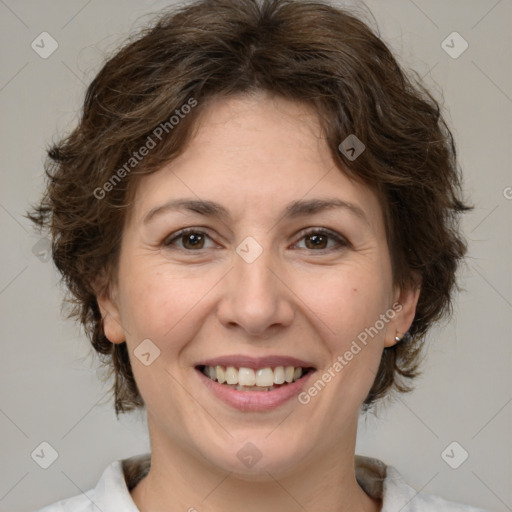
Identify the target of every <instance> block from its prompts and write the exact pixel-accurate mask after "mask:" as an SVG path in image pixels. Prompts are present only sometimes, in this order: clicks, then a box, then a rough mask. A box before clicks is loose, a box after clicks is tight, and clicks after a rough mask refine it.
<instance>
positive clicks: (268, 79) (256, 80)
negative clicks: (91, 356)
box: [28, 0, 470, 415]
mask: <svg viewBox="0 0 512 512" xmlns="http://www.w3.org/2000/svg"><path fill="white" fill-rule="evenodd" d="M256 90H266V91H270V92H271V93H273V94H275V95H278V96H282V97H285V98H288V99H292V100H295V101H300V102H307V103H308V104H311V105H313V106H314V107H315V109H316V111H317V112H318V115H319V119H320V121H321V123H322V127H323V129H324V132H325V136H326V141H327V143H328V145H329V148H330V151H331V153H332V156H333V158H334V159H335V162H336V163H337V164H338V165H339V168H340V170H342V171H343V172H345V173H347V174H348V175H349V176H351V177H353V178H355V179H357V180H359V181H360V182H362V183H365V184H366V185H368V186H369V187H371V188H372V189H373V190H375V191H376V192H378V194H379V197H380V198H381V203H382V208H383V212H384V217H385V221H386V232H387V239H388V244H389V247H390V253H391V259H392V268H393V280H394V283H396V284H399V285H401V286H411V285H415V284H417V282H416V281H415V279H414V276H415V275H416V276H417V275H419V276H420V279H421V293H420V298H419V301H418V305H417V310H416V316H415V318H414V321H413V323H412V325H411V328H410V329H409V332H408V335H407V336H406V338H405V339H404V340H403V341H402V342H400V343H398V344H397V345H395V346H393V347H390V348H387V349H385V350H384V352H383V355H382V359H381V363H380V367H379V370H378V374H377V376H376V378H375V382H374V383H373V386H372V388H371V390H370V392H369V394H368V396H367V397H366V399H365V402H364V404H363V405H364V407H365V408H368V407H369V406H370V405H371V404H372V403H374V402H375V401H376V400H377V399H378V398H381V397H383V396H384V395H386V394H387V392H388V391H389V390H390V389H391V388H393V387H394V388H396V389H397V390H398V391H402V392H406V391H409V390H411V389H412V388H411V386H410V384H408V383H407V380H410V379H413V378H414V377H416V376H417V375H418V374H419V370H418V367H419V359H420V353H421V347H422V341H423V340H424V337H425V335H426V333H427V331H428V329H429V327H430V326H431V325H432V324H433V322H435V321H438V320H439V319H441V318H442V317H443V316H445V315H446V314H449V313H451V297H452V292H453V290H454V288H457V285H456V278H455V274H456V270H457V267H458V263H459V260H460V259H461V258H462V257H463V256H464V254H465V252H466V243H465V240H464V239H463V238H462V236H461V235H460V233H459V230H458V214H460V213H461V212H464V211H465V210H468V209H470V207H469V206H467V205H466V204H464V202H463V200H462V199H461V178H460V175H459V170H458V165H457V160H456V150H455V145H454V141H453V138H452V134H451V133H450V130H449V129H448V127H447V126H446V124H445V121H444V120H443V118H442V116H441V114H440V108H439V104H438V103H437V101H436V100H435V99H434V98H433V97H432V95H431V94H430V93H429V92H428V91H427V90H426V89H425V88H424V87H423V86H422V85H421V81H420V80H419V79H414V80H413V79H412V78H410V77H408V76H407V75H406V74H405V72H404V71H403V70H402V69H401V67H400V66H399V65H398V63H397V62H396V60H395V58H394V57H393V55H392V53H391V52H390V50H389V49H388V48H387V46H386V45H385V44H384V43H383V42H382V40H381V39H380V38H379V37H378V35H376V34H375V33H374V32H373V31H372V30H371V29H370V28H369V27H368V26H367V25H366V24H365V23H363V22H362V21H360V20H359V19H358V18H357V17H356V16H354V15H352V14H350V13H349V12H347V11H346V10H342V9H339V8H335V7H332V6H330V5H327V4H324V3H320V2H315V1H307V0H306V1H293V0H261V1H258V0H203V1H199V2H196V3H194V4H190V5H188V6H185V7H182V8H180V9H179V10H175V11H172V12H166V13H164V14H163V15H162V16H160V17H158V18H157V19H156V20H155V23H154V24H153V25H152V26H150V27H148V28H146V29H145V30H143V31H142V32H139V33H138V34H136V35H135V36H134V38H133V39H132V40H131V41H128V42H127V43H126V45H125V46H124V47H123V48H122V49H120V50H119V51H118V52H117V53H116V54H115V55H114V56H113V57H112V58H111V59H110V60H108V61H107V62H106V63H105V65H104V66H103V68H102V69H101V70H100V72H99V73H98V74H97V76H96V78H95V79H94V80H93V82H92V83H91V84H90V86H89V88H88V90H87V94H86V98H85V102H84V106H83V113H82V115H81V119H80V121H79V123H78V126H77V127H76V128H75V129H74V131H73V132H72V133H71V134H70V135H69V136H68V137H67V138H65V139H64V140H62V141H61V142H59V143H58V144H56V145H54V146H53V147H52V148H51V149H50V150H49V151H48V156H49V158H48V159H47V164H46V174H47V177H48V186H47V189H46V192H45V195H44V197H43V198H42V200H41V202H40V204H39V205H38V206H37V207H35V208H33V211H32V213H30V214H29V215H28V216H29V218H30V219H31V220H32V221H34V222H35V223H36V224H37V225H38V226H39V227H40V228H44V227H46V228H49V229H50V231H51V235H52V241H53V242H52V249H53V261H54V262H55V265H56V266H57V268H58V270H59V271H60V273H61V274H62V276H63V280H64V281H65V283H66V285H67V287H68V289H69V292H70V303H71V304H72V305H73V307H72V310H71V312H70V316H75V317H78V318H79V319H80V321H81V322H82V324H83V326H84V328H85V331H86V333H87V334H88V336H89V337H90V340H91V343H92V346H93V347H94V349H95V350H96V351H97V352H98V353H99V354H100V359H101V360H102V361H103V362H104V363H105V364H106V365H107V366H108V367H109V368H110V370H111V373H113V374H114V377H115V381H114V383H113V391H114V393H115V409H116V415H118V414H119V413H120V412H125V411H129V410H131V409H134V408H136V407H138V406H142V405H143V404H144V402H143V400H142V397H141V396H140V394H139V391H138V389H137V385H136V383H135V380H134V377H133V373H132V370H131V366H130V361H129V357H128V352H127V347H126V343H122V344H113V343H111V342H110V341H109V340H108V339H107V338H106V337H105V334H104V331H103V326H102V318H101V314H100V311H99V308H98V304H97V301H96V293H97V292H98V290H97V289H95V287H94V286H93V283H94V282H95V281H96V279H97V277H98V276H100V275H105V276H106V278H107V279H106V280H105V283H104V285H105V286H106V287H108V284H109V280H110V281H111V280H115V278H116V268H117V258H118V255H119V248H120V241H121V236H122V231H123V226H124V222H125V220H126V213H127V211H128V208H129V205H130V202H131V200H132V199H133V197H134V191H135V189H136V186H137V182H138V180H139V179H140V178H141V177H142V176H143V175H146V174H148V173H150V172H153V171H155V170H157V169H158V168H159V167H161V166H162V165H163V164H164V163H165V162H167V161H169V160H170V159H172V158H173V157H175V156H176V155H177V154H179V152H180V151H182V150H183V148H184V146H185V144H186V142H187V140H189V138H190V136H191V133H192V128H193V127H194V126H195V124H194V121H195V120H196V119H197V116H198V115H199V113H200V112H201V111H202V110H203V109H204V108H205V105H207V104H208V100H209V99H212V98H215V97H217V96H220V95H231V94H239V93H248V92H252V91H256ZM194 102H195V103H194ZM187 104H188V105H190V106H193V108H192V107H191V108H189V109H185V108H184V105H187ZM185 111H186V112H185ZM185 113H186V115H184V114H185ZM182 114H183V115H182ZM172 116H174V117H175V118H177V117H179V118H180V119H179V121H178V122H177V123H176V122H175V121H176V119H174V121H173V120H172ZM155 133H157V134H160V135H162V136H161V137H160V138H159V137H157V136H156V135H155ZM350 134H355V135H356V136H357V138H358V139H359V140H361V141H362V142H363V143H364V144H365V146H366V149H365V151H364V152H363V153H362V154H361V155H360V156H359V157H358V158H357V159H355V160H352V159H350V158H348V157H347V155H346V154H344V153H343V152H340V150H339V149H338V146H339V144H340V143H341V142H342V141H343V140H344V139H345V138H346V137H347V136H349V135H350ZM150 139H151V140H152V141H153V142H155V143H156V144H155V146H154V147H153V148H152V149H151V151H149V152H147V155H146V156H145V157H144V158H141V159H140V160H139V159H138V158H135V156H134V155H135V154H137V156H138V151H139V150H140V148H142V147H143V146H146V147H148V146H149V140H150ZM156 139H158V141H157V140H156ZM141 152H142V151H141ZM132 159H134V160H132ZM123 169H124V172H123V171H122V170H123ZM108 184H109V185H108ZM99 196H100V197H99Z"/></svg>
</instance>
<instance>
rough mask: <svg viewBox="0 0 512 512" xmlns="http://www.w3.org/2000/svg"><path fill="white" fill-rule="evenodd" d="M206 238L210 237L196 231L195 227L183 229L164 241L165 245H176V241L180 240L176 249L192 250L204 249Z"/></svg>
mask: <svg viewBox="0 0 512 512" xmlns="http://www.w3.org/2000/svg"><path fill="white" fill-rule="evenodd" d="M206 238H210V237H209V236H208V235H207V234H206V233H203V232H202V231H198V230H196V229H184V230H182V231H179V232H178V233H176V234H175V235H174V236H173V237H172V238H168V239H166V240H165V241H164V243H163V245H164V246H165V247H172V246H175V245H176V242H181V244H179V245H178V249H183V250H186V251H194V250H201V249H204V248H205V247H204V242H205V240H206Z"/></svg>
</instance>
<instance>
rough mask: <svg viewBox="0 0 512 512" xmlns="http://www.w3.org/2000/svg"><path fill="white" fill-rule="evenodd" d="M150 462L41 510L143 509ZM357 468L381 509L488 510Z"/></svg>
mask: <svg viewBox="0 0 512 512" xmlns="http://www.w3.org/2000/svg"><path fill="white" fill-rule="evenodd" d="M149 466H150V455H149V454H144V455H136V456H134V457H131V458H129V459H124V460H116V461H115V462H113V463H112V464H111V465H110V466H108V467H107V468H106V469H105V471H104V472H103V474H102V476H101V478H100V480H99V482H98V484H97V485H96V487H95V488H94V489H91V490H90V491H87V492H86V493H84V494H80V495H78V496H75V497H73V498H68V499H65V500H61V501H58V502H56V503H54V504H53V505H49V506H47V507H44V508H42V509H40V510H39V511H38V512H97V511H98V510H101V511H102V512H140V511H139V509H138V508H137V507H136V505H135V503H134V502H133V500H132V498H131V495H130V490H131V489H132V488H134V487H135V485H136V484H137V483H138V482H139V480H141V479H142V478H143V477H144V476H145V475H146V474H147V472H148V471H149ZM355 469H356V479H357V481H358V483H359V485H360V486H361V487H362V488H363V490H364V491H365V492H366V494H368V495H369V496H371V497H372V498H380V499H382V500H383V501H382V509H381V512H397V511H400V512H440V511H442V512H462V511H464V512H486V511H485V510H483V509H480V508H475V507H471V506H469V505H462V504H457V503H453V502H451V501H446V500H444V499H443V498H439V497H438V496H433V495H431V494H425V493H422V492H417V491H415V490H414V489H413V488H412V487H410V486H409V485H407V484H406V483H405V481H404V480H403V478H402V476H401V475H400V473H399V472H398V471H397V470H396V469H395V468H394V467H393V466H386V464H384V463H383V462H381V461H380V460H378V459H374V458H370V457H363V456H361V455H356V456H355ZM127 482H128V483H127Z"/></svg>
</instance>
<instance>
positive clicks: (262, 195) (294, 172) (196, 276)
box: [31, 0, 477, 512]
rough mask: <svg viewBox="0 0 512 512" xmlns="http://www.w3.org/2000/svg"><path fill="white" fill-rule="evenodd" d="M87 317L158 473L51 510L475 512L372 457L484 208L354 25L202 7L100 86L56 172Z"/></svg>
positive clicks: (291, 7) (125, 466) (134, 467)
mask: <svg viewBox="0 0 512 512" xmlns="http://www.w3.org/2000/svg"><path fill="white" fill-rule="evenodd" d="M49 157H50V158H49V165H48V169H47V171H48V176H49V184H48V189H47V192H46V195H45V197H44V198H43V200H42V202H41V204H40V205H39V206H38V207H37V208H36V209H35V211H34V212H33V213H32V215H31V218H32V220H34V222H36V223H37V224H38V225H39V226H41V227H50V228H51V231H52V235H53V240H54V242H53V258H54V262H55V264H56V265H57V267H58V269H59V270H60V272H61V273H62V275H63V277H64V279H65V281H66V283H67V285H68V287H69V290H70V291H71V293H72V296H73V298H74V300H75V304H76V306H75V310H74V312H75V314H76V315H77V316H78V317H79V318H80V320H81V322H82V323H83V325H84V326H85V327H86V329H87V332H88V333H89V335H90V339H91V342H92V344H93V346H94V348H95V349H96V350H97V352H98V353H99V354H102V355H103V358H104V361H105V362H106V363H107V364H108V365H110V367H111V369H112V373H113V375H114V378H115V382H114V387H113V391H114V395H115V408H116V414H120V413H123V412H126V411H130V410H132V409H135V408H140V407H145V408H146V411H147V419H148V426H149V434H150V440H151V454H148V455H147V456H141V457H133V458H131V459H128V460H124V461H116V462H114V463H113V464H112V465H111V466H110V467H108V468H107V469H106V470H105V472H104V474H103V475H102V477H101V480H100V482H99V483H98V486H97V487H96V489H94V490H92V491H91V492H90V493H88V495H87V496H85V495H83V494H82V495H79V496H76V497H75V498H71V499H69V500H65V501H63V502H59V503H57V504H54V505H51V506H49V507H47V508H45V509H43V510H44V511H45V512H54V511H61V510H66V511H68V510H69V511H75V510H76V511H78V510H80V511H85V510H91V511H92V510H97V509H100V510H102V511H103V512H114V511H119V510H123V511H137V510H139V511H142V512H147V511H150V510H151V511H157V510H162V511H163V510H166V511H169V510H172V511H174V510H176V511H178V510H188V511H195V510H197V511H201V512H202V511H223V512H229V511H231V510H240V509H244V510H251V511H253V510H254V511H259V510H272V511H278V510H279V511H281V510H286V511H299V510H308V511H317V510H318V511H319V510H336V511H357V512H363V511H364V512H370V511H372V512H376V511H383V512H395V511H398V510H403V511H406V510H409V511H413V510H414V511H434V510H436V511H438V510H443V511H455V510H466V511H475V510H477V509H476V508H473V507H470V506H466V505H457V504H454V503H450V502H448V501H445V500H443V499H442V498H438V497H434V496H430V495H426V494H423V493H417V492H416V491H415V490H414V489H412V488H411V487H409V486H408V485H407V484H406V483H405V481H404V480H403V479H402V477H401V476H400V474H399V473H398V472H397V471H396V470H395V469H394V468H393V467H391V466H386V465H385V464H384V463H383V462H381V461H378V460H376V459H372V458H368V457H360V456H357V455H355V441H356V434H357V420H358V416H359V412H360V410H361V408H363V410H364V409H367V408H369V407H370V406H372V405H373V404H374V403H376V401H377V400H379V399H381V398H383V397H384V396H386V395H387V394H389V393H390V392H391V391H392V390H393V389H395V390H396V391H399V392H405V391H407V390H409V389H411V379H413V378H414V377H415V376H416V375H417V374H418V360H419V356H420V353H421V348H422V340H423V339H424V337H425V334H426V333H427V331H428V330H429V329H430V327H431V326H432V325H433V324H434V323H435V322H436V321H437V320H439V319H440V318H441V317H442V316H443V315H445V314H446V313H447V312H448V311H449V307H450V303H451V302H450V301H451V297H452V293H453V290H454V289H455V287H456V282H455V272H456V269H457V266H458V263H459V261H460V260H461V259H462V258H463V256H464V254H465V252H466V244H465V241H464V240H463V238H462V237H461V235H460V233H459V232H458V229H457V226H458V216H459V214H460V213H462V212H464V211H466V210H468V209H469V207H468V206H467V205H466V204H465V203H464V202H463V200H462V198H461V184H460V176H459V173H458V170H457V161H456V153H455V147H454V143H453V140H452V136H451V134H450V131H449V130H448V128H447V127H446V125H445V123H444V121H443V119H442V117H441V116H440V114H439V108H438V105H437V103H436V102H435V100H434V99H433V98H432V97H431V96H430V95H429V94H428V92H427V91H425V90H424V89H423V88H422V87H421V85H419V84H416V83H413V82H412V81H411V80H410V79H408V78H407V76H406V75H405V73H404V72H403V71H402V70H401V68H400V67H399V65H398V64H397V62H396V61H395V59H394V58H393V56H392V54H391V53H390V51H389V50H388V49H387V47H386V46H385V44H384V43H383V42H382V41H381V40H380V39H379V38H378V37H377V36H376V35H374V34H373V33H372V32H371V30H370V29H369V28H368V27H367V26H366V25H365V24H364V23H362V22H361V21H359V20H358V19H356V18H355V17H353V16H352V15H350V14H349V13H347V12H345V11H344V10H341V9H335V8H333V7H330V6H327V5H324V4H320V3H316V2H307V1H300V2H292V1H288V0H266V1H263V2H256V1H254V0H244V1H241V0H220V1H201V2H198V3H196V4H191V5H189V6H187V7H183V8H182V9H181V10H179V11H175V12H172V13H168V14H164V15H163V16H162V17H161V18H160V19H159V20H158V22H157V23H156V24H155V25H154V26H153V27H151V28H149V29H148V30H147V31H145V32H144V33H142V34H141V35H140V36H139V37H138V38H137V39H136V40H134V41H132V42H130V43H129V44H127V45H126V46H125V47H124V48H122V49H121V50H120V51H119V52H118V53H117V54H116V55H114V56H113V57H112V58H111V59H110V60H109V61H108V62H107V63H106V64H105V66H104V67H103V69H102V70H101V71H100V72H99V74H98V75H97V77H96V78H95V79H94V81H93V83H92V84H91V86H90V87H89V89H88V91H87V95H86V99H85V103H84V111H83V116H82V119H81V120H80V123H79V124H78V126H77V127H76V129H75V130H74V131H73V133H72V134H71V135H70V136H69V137H68V138H67V139H65V140H63V141H62V142H61V143H60V144H57V145H56V146H55V147H53V148H52V149H51V150H50V152H49Z"/></svg>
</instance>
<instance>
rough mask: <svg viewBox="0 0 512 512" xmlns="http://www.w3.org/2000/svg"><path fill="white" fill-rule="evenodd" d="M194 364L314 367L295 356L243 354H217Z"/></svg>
mask: <svg viewBox="0 0 512 512" xmlns="http://www.w3.org/2000/svg"><path fill="white" fill-rule="evenodd" d="M196 366H233V367H235V368H252V369H253V370H257V369H259V368H275V367H276V366H294V367H295V368H297V367H299V366H300V367H301V368H314V365H313V364H312V363H311V362H309V361H303V360H302V359H297V358H296V357H289V356H282V355H274V356H262V357H251V356H245V355H228V356H219V357H214V358H212V359H206V360H204V361H201V362H199V363H197V364H196Z"/></svg>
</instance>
